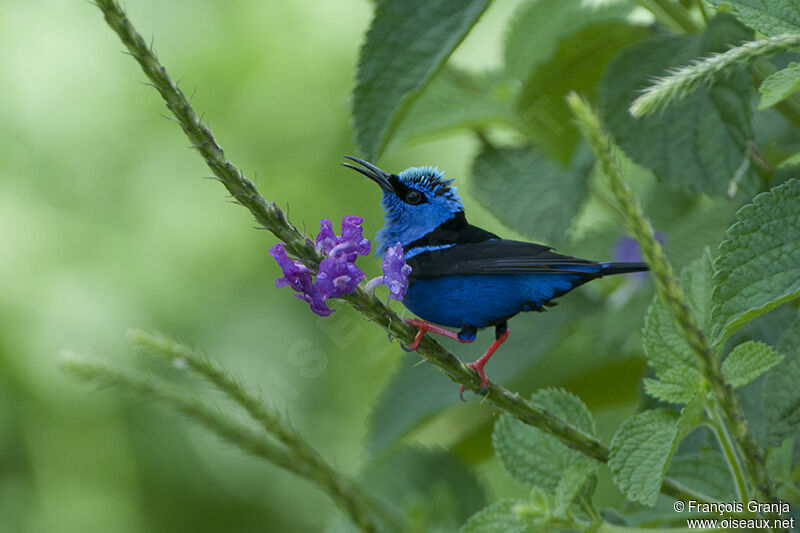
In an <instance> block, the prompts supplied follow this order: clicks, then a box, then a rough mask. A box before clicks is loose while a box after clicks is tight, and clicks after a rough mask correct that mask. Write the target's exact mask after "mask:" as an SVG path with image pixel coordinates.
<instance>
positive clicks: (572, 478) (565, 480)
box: [553, 463, 596, 517]
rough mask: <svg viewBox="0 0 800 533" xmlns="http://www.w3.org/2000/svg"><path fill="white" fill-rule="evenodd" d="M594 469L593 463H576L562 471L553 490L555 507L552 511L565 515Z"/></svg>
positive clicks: (558, 514) (561, 515)
mask: <svg viewBox="0 0 800 533" xmlns="http://www.w3.org/2000/svg"><path fill="white" fill-rule="evenodd" d="M595 470H596V468H595V465H594V464H591V463H578V464H575V465H572V466H570V467H569V468H567V470H566V471H564V474H563V475H562V476H561V479H559V480H558V485H556V490H555V491H554V496H555V497H554V500H555V502H556V507H555V509H553V513H554V514H555V515H557V516H560V517H565V516H567V510H568V508H569V506H570V505H571V504H572V502H573V501H574V500H575V498H576V497H577V496H578V494H580V492H581V489H583V487H584V486H586V485H587V483H586V481H587V480H588V479H589V478H590V477H591V476H592V475H593V474H594V471H595ZM592 488H593V487H592Z"/></svg>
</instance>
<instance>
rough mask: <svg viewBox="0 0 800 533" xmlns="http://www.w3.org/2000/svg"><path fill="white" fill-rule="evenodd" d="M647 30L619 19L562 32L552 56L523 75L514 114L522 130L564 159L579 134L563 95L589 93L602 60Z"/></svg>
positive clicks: (590, 95)
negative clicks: (566, 34) (520, 123)
mask: <svg viewBox="0 0 800 533" xmlns="http://www.w3.org/2000/svg"><path fill="white" fill-rule="evenodd" d="M649 36H650V30H648V29H646V28H642V27H639V26H631V25H629V24H626V23H624V22H606V23H602V24H592V25H590V26H586V27H584V28H582V29H580V30H578V31H576V32H575V33H573V34H571V35H569V36H568V37H566V38H564V39H563V40H562V41H561V42H560V43H559V45H558V48H557V49H556V50H555V52H554V54H553V56H552V58H551V59H550V60H548V61H544V62H543V63H541V64H540V65H539V66H538V67H537V68H535V69H534V70H533V71H532V72H531V73H530V75H529V76H528V77H527V79H526V81H525V84H524V85H523V87H522V91H521V92H520V95H519V100H518V101H517V105H516V108H517V114H518V116H519V117H520V118H521V120H522V122H523V124H524V125H525V126H526V132H527V133H528V136H529V137H530V138H531V139H532V140H533V141H534V142H535V143H536V144H537V145H538V146H541V147H542V148H544V149H545V150H546V151H547V152H548V153H549V154H550V155H551V156H552V157H554V158H555V159H557V160H559V161H562V162H566V161H569V159H570V156H571V155H572V153H573V151H574V150H575V146H576V144H577V143H578V139H579V138H580V133H579V132H578V127H577V125H575V123H574V121H573V120H572V112H571V111H570V109H569V107H568V106H567V102H566V96H567V94H569V93H570V92H572V91H575V92H578V93H581V94H583V95H585V96H587V97H588V98H590V99H592V100H593V99H595V97H596V93H597V91H596V87H597V84H598V82H599V81H600V78H601V77H602V75H603V71H604V69H605V67H606V64H607V63H608V62H609V61H610V60H611V59H613V58H614V57H615V56H616V55H617V54H618V53H619V51H620V50H621V49H622V48H624V47H626V46H629V45H631V44H633V43H635V42H637V41H641V40H642V39H645V38H647V37H649Z"/></svg>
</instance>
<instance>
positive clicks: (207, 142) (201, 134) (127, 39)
mask: <svg viewBox="0 0 800 533" xmlns="http://www.w3.org/2000/svg"><path fill="white" fill-rule="evenodd" d="M95 4H96V5H97V6H98V7H99V8H100V10H101V11H102V12H103V15H104V17H105V20H106V22H107V23H108V25H109V26H110V27H111V29H112V30H113V31H114V32H115V33H116V34H117V35H118V36H119V38H120V40H121V41H122V43H123V44H124V45H125V47H126V48H127V49H128V51H129V52H130V54H131V56H132V57H133V58H134V59H135V60H136V61H137V62H138V63H139V65H140V66H141V68H142V71H143V72H144V74H145V75H146V76H147V78H148V79H149V80H150V82H151V84H152V85H153V87H155V89H156V90H157V91H158V92H159V94H160V95H161V97H162V98H163V99H164V101H165V103H166V105H167V108H168V109H169V110H170V111H171V112H172V114H173V115H174V117H175V119H176V121H177V122H178V124H180V126H181V128H182V129H183V131H184V133H185V134H186V136H187V137H188V138H189V139H190V141H191V143H192V145H193V146H194V147H195V148H196V149H197V151H198V152H199V153H200V155H201V156H202V157H203V159H204V160H205V162H206V164H207V165H208V166H209V168H210V169H211V171H212V172H213V173H214V176H215V177H216V178H217V179H218V180H219V181H220V182H221V183H222V184H223V185H224V186H225V188H226V189H227V190H228V192H229V193H230V194H231V196H233V198H234V199H235V200H236V201H237V202H238V203H239V204H241V205H242V206H244V207H246V208H247V209H248V210H249V211H250V212H251V213H252V214H253V216H254V217H255V219H256V221H257V222H258V224H259V225H260V226H261V227H263V228H264V229H267V230H269V231H270V232H272V233H273V234H274V235H275V236H276V237H277V238H278V239H280V240H281V241H283V242H284V243H285V246H286V250H287V251H288V252H289V253H291V254H293V255H294V256H296V257H297V258H298V259H300V260H301V261H302V262H303V263H305V264H306V265H307V266H309V267H310V268H316V267H317V266H318V265H319V263H320V261H321V260H322V257H321V256H320V254H319V252H318V251H317V249H316V247H315V246H314V243H313V242H312V241H311V240H310V239H308V238H307V237H306V236H305V235H304V234H303V233H301V232H300V231H299V230H298V229H297V228H296V227H295V226H293V225H292V224H291V223H290V222H289V220H288V219H287V217H286V215H285V214H284V213H283V211H282V210H281V209H280V208H279V207H278V206H277V205H276V204H275V203H273V202H268V201H267V200H266V199H265V198H264V197H263V196H262V195H261V194H260V193H259V192H258V190H257V189H256V187H255V185H254V184H253V182H252V181H250V180H249V179H248V178H246V177H245V176H244V174H243V173H242V172H241V171H240V170H239V169H238V168H237V167H236V166H235V165H233V164H232V163H231V162H229V161H227V160H226V159H225V155H224V153H223V151H222V148H220V146H219V145H218V144H217V142H216V141H215V140H214V137H213V135H212V134H211V131H210V130H209V129H208V128H207V127H206V126H205V125H204V124H203V123H202V121H201V120H200V118H199V117H198V115H197V114H196V113H195V111H194V109H193V108H192V106H191V104H190V103H189V101H188V99H187V98H186V96H185V95H184V94H183V92H182V91H181V90H180V88H179V87H178V86H177V84H176V83H175V81H174V80H173V79H172V78H171V77H170V76H169V75H168V74H167V71H166V69H165V68H164V67H163V66H162V65H161V64H160V63H159V62H158V60H157V59H156V57H155V54H154V53H153V51H152V50H151V49H150V47H149V46H148V45H147V44H146V43H145V41H144V39H142V36H141V35H140V34H139V33H137V31H136V30H135V28H134V27H133V25H132V24H131V22H130V21H129V20H128V18H127V17H126V15H125V13H124V12H123V10H122V9H121V7H120V6H119V4H118V3H117V2H116V1H114V0H96V2H95ZM343 300H345V301H346V302H347V303H349V304H350V305H351V306H353V307H354V308H356V309H357V310H358V311H360V312H361V314H362V315H364V317H365V318H367V319H368V320H370V321H373V322H376V323H378V324H379V325H381V326H382V327H384V328H385V329H386V330H387V331H388V332H389V333H390V334H391V335H392V336H394V337H396V338H397V339H399V340H400V341H402V342H404V343H406V344H410V343H411V342H412V341H413V339H414V336H415V334H416V332H417V330H416V328H414V327H413V326H411V325H409V324H406V323H405V322H403V321H402V320H401V319H400V317H398V316H397V315H396V314H395V313H394V312H393V311H392V310H391V309H390V308H389V307H387V306H386V305H384V304H383V303H382V302H381V301H380V300H378V298H376V297H375V296H374V295H372V294H370V293H368V292H366V291H364V290H363V289H361V288H357V289H356V291H355V292H354V293H352V294H348V295H346V296H344V297H343ZM417 352H418V353H419V354H420V355H422V356H423V357H424V359H425V361H427V362H428V363H430V364H432V365H434V366H436V367H437V368H438V369H439V370H440V371H441V372H442V373H443V374H445V375H446V376H447V377H449V378H450V379H451V380H453V381H455V382H456V383H459V384H462V385H464V386H465V387H466V388H467V389H469V390H471V391H478V390H479V389H480V388H481V382H480V378H479V377H478V375H477V374H476V373H475V372H474V371H473V370H472V369H470V368H469V367H467V366H466V365H465V364H464V363H463V362H462V361H461V360H459V359H458V358H457V357H455V356H454V355H453V354H452V353H450V352H449V351H448V350H446V349H445V348H443V347H442V346H441V345H440V344H438V343H437V342H436V341H434V340H433V339H431V338H430V337H428V336H426V337H425V338H424V339H423V340H422V342H421V344H420V346H419V348H418V349H417ZM484 395H485V397H486V399H487V400H488V401H489V402H491V403H492V404H493V405H494V406H495V407H496V408H498V409H499V410H501V411H503V412H505V413H508V414H510V415H512V416H514V417H516V418H518V419H520V420H521V421H523V422H524V423H526V424H529V425H531V426H533V427H536V428H538V429H540V430H542V431H545V432H547V433H549V434H551V435H553V436H555V437H557V438H558V439H560V440H561V442H563V443H564V444H565V445H567V446H568V447H570V448H572V449H575V450H577V451H579V452H581V453H583V454H585V455H587V456H589V457H592V458H594V459H596V460H597V461H600V462H602V463H606V462H607V461H608V457H609V451H608V448H607V447H606V446H605V445H603V443H601V442H600V441H599V440H597V439H595V438H593V437H591V436H590V435H588V434H586V433H585V432H583V431H581V430H580V429H578V428H576V427H575V426H573V425H571V424H569V423H567V422H565V421H564V420H562V419H560V418H558V417H556V416H555V415H553V414H552V413H550V412H549V411H547V410H545V409H542V408H540V407H537V406H536V405H534V404H532V403H531V402H529V401H527V400H525V399H524V398H521V397H520V396H519V395H518V394H513V393H511V392H510V391H508V390H506V389H505V388H503V387H500V386H498V385H496V384H494V383H492V382H490V383H489V385H488V386H487V387H486V390H485V393H484ZM662 491H663V492H664V493H665V494H668V495H670V496H672V497H675V498H684V499H691V498H694V499H702V498H698V497H697V496H695V495H691V494H687V493H686V492H685V490H683V489H682V488H681V487H680V486H678V485H677V484H674V483H672V482H671V481H669V480H666V481H665V483H664V487H663V489H662Z"/></svg>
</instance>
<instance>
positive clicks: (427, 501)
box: [361, 446, 486, 531]
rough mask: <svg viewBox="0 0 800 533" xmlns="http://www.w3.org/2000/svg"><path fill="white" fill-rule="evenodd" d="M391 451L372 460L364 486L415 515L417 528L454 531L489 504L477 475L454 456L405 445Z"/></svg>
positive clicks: (392, 506) (399, 509) (394, 507)
mask: <svg viewBox="0 0 800 533" xmlns="http://www.w3.org/2000/svg"><path fill="white" fill-rule="evenodd" d="M387 452H388V453H383V454H381V455H380V456H379V457H378V458H377V459H375V460H373V461H372V462H370V463H368V465H367V467H366V469H365V471H364V472H363V474H362V476H361V477H362V485H363V486H364V487H365V488H367V489H369V494H370V495H371V496H372V497H373V498H375V499H377V500H380V501H381V502H382V503H383V505H384V507H385V508H387V509H391V510H392V511H393V512H395V513H396V514H398V515H400V516H402V515H406V516H412V517H413V520H414V522H415V525H416V526H417V530H419V531H432V530H440V531H453V530H455V529H456V528H457V527H458V526H459V525H460V524H462V523H463V522H464V521H465V520H466V519H467V518H468V517H469V516H471V515H472V514H473V513H475V512H476V511H477V510H478V509H480V508H481V507H483V506H484V505H486V500H485V495H484V492H483V489H482V488H481V486H480V484H479V483H478V481H477V479H475V476H474V475H473V474H472V472H471V471H470V469H468V468H467V467H466V465H464V464H463V463H462V462H461V461H460V460H458V459H457V458H456V457H455V456H454V455H452V454H450V453H447V452H445V451H440V450H427V449H424V448H408V447H401V446H397V447H394V448H392V449H390V450H388V451H387ZM412 529H413V528H412Z"/></svg>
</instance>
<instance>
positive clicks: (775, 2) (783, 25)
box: [708, 0, 800, 35]
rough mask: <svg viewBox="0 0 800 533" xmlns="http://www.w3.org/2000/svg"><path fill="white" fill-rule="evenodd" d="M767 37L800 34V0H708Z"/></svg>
mask: <svg viewBox="0 0 800 533" xmlns="http://www.w3.org/2000/svg"><path fill="white" fill-rule="evenodd" d="M708 1H709V3H711V4H712V5H715V6H718V7H725V8H727V9H729V10H731V11H732V12H733V13H734V14H736V16H737V17H738V18H739V20H741V21H742V22H744V23H745V24H747V25H748V26H750V27H751V28H753V29H756V30H758V31H760V32H761V33H764V34H766V35H777V34H779V33H800V0H708Z"/></svg>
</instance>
